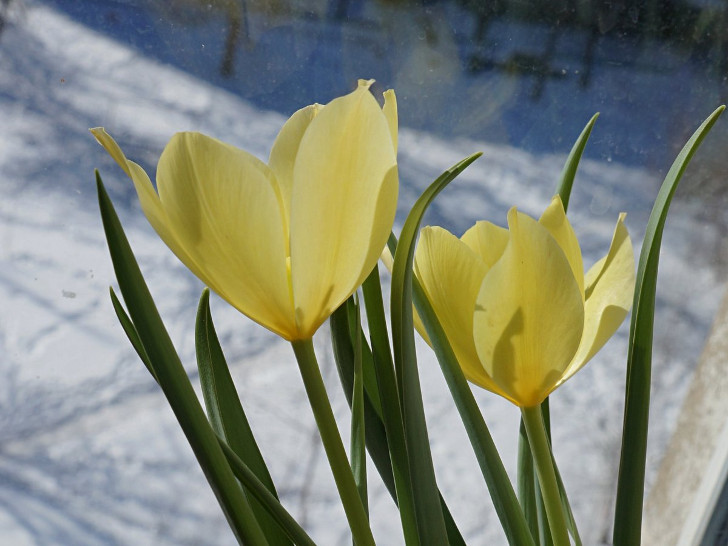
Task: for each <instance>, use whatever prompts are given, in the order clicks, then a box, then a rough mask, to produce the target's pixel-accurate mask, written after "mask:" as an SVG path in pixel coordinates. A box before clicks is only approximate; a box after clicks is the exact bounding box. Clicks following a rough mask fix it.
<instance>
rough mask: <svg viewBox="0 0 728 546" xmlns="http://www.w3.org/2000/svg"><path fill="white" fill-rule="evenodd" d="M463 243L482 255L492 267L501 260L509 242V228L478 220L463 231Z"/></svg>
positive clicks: (488, 265) (484, 260)
mask: <svg viewBox="0 0 728 546" xmlns="http://www.w3.org/2000/svg"><path fill="white" fill-rule="evenodd" d="M460 239H461V240H462V242H463V243H465V244H466V245H468V247H470V249H471V250H472V251H473V252H475V253H476V254H477V255H478V256H480V257H481V258H482V260H483V262H485V265H486V266H487V267H488V269H490V268H491V267H493V264H494V263H496V262H497V261H498V260H500V257H501V256H502V255H503V251H504V250H505V249H506V245H507V244H508V230H507V229H505V228H502V227H500V226H496V225H495V224H491V223H490V222H485V221H480V222H476V223H475V225H474V226H473V227H471V228H470V229H469V230H468V231H466V232H465V233H463V236H462V237H461V238H460Z"/></svg>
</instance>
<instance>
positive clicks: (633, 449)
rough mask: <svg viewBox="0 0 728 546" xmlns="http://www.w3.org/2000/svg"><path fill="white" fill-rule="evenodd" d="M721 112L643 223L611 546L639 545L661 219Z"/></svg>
mask: <svg viewBox="0 0 728 546" xmlns="http://www.w3.org/2000/svg"><path fill="white" fill-rule="evenodd" d="M724 109H725V106H721V107H720V108H718V109H716V110H715V111H714V112H713V113H712V114H711V115H710V116H709V117H708V118H707V119H706V120H705V121H704V122H703V124H702V125H701V126H700V127H699V128H698V130H697V131H695V133H694V134H693V136H692V137H691V138H690V140H689V141H688V142H687V144H685V147H684V148H683V149H682V151H681V152H680V153H679V154H678V156H677V158H676V159H675V162H674V163H673V164H672V167H671V168H670V170H669V171H668V173H667V176H666V177H665V181H664V182H663V183H662V187H661V188H660V191H659V193H658V194H657V199H656V200H655V204H654V206H653V207H652V213H651V214H650V219H649V221H648V222H647V229H646V231H645V239H644V242H643V243H642V250H641V252H640V260H639V266H638V267H637V281H636V286H635V296H634V303H633V306H632V322H631V324H630V331H629V349H628V351H629V352H628V357H627V386H626V393H625V407H624V423H623V429H622V453H621V457H620V463H619V479H618V482H617V505H616V510H615V514H614V541H613V542H614V544H615V546H634V545H638V544H640V539H641V529H642V506H643V500H644V483H645V458H646V454H647V421H648V417H649V408H650V379H651V373H652V331H653V325H654V316H655V291H656V288H657V267H658V262H659V258H660V243H661V241H662V232H663V228H664V226H665V219H666V218H667V212H668V209H669V207H670V201H671V200H672V196H673V195H674V194H675V190H676V189H677V185H678V183H679V182H680V178H681V177H682V175H683V173H684V172H685V169H686V167H687V165H688V163H689V162H690V159H691V158H692V157H693V154H694V153H695V151H696V150H697V148H698V146H700V143H701V142H702V141H703V139H704V138H705V136H706V135H707V134H708V131H710V129H711V128H712V127H713V125H714V124H715V122H716V120H717V119H718V117H719V116H720V115H721V113H722V112H723V110H724Z"/></svg>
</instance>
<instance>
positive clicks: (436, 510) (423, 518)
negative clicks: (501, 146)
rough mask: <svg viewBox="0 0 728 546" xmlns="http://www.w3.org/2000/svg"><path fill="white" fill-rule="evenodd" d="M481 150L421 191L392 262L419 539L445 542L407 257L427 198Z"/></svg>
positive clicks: (397, 358) (397, 356)
mask: <svg viewBox="0 0 728 546" xmlns="http://www.w3.org/2000/svg"><path fill="white" fill-rule="evenodd" d="M480 155H482V154H480V153H477V154H473V155H471V156H470V157H468V158H466V159H464V160H463V161H461V162H459V163H458V164H457V165H455V166H453V167H452V168H450V169H449V170H447V171H445V172H444V173H443V174H442V175H441V176H440V177H438V178H437V180H435V181H434V182H433V183H432V184H431V185H430V186H429V187H428V188H427V189H426V190H425V192H424V193H423V194H422V196H420V198H419V199H418V200H417V202H416V203H415V204H414V206H413V207H412V210H411V211H410V213H409V215H408V216H407V220H405V223H404V227H403V228H402V234H401V237H400V242H399V244H398V245H397V251H396V253H395V255H394V265H393V267H392V340H393V346H394V362H395V372H396V374H397V388H398V392H399V399H400V405H401V406H402V416H403V420H404V431H405V440H406V443H407V453H408V454H409V464H410V474H411V476H412V490H413V493H414V495H413V496H414V503H415V518H416V520H417V527H418V530H419V535H420V540H421V541H422V543H423V544H428V545H429V544H447V532H446V529H445V521H444V518H443V515H442V508H441V506H440V503H439V502H438V501H437V483H436V481H435V471H434V468H433V465H432V456H431V454H430V442H429V438H428V435H427V425H426V423H425V412H424V408H423V405H422V393H421V389H420V380H419V374H418V371H417V355H416V354H415V338H414V325H413V319H412V261H413V257H414V250H415V239H416V237H417V232H418V230H419V226H420V222H421V220H422V216H423V215H424V213H425V211H426V210H427V207H428V206H429V205H430V203H431V202H432V200H433V199H434V198H435V196H437V194H438V193H440V191H442V190H443V189H444V188H445V186H447V185H448V184H449V183H450V182H451V181H452V180H454V179H455V177H456V176H457V175H458V174H460V173H461V172H462V171H463V170H464V169H465V168H466V167H467V166H468V165H470V164H471V163H472V162H473V161H475V160H476V159H477V158H478V157H480Z"/></svg>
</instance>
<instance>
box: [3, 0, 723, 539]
mask: <svg viewBox="0 0 728 546" xmlns="http://www.w3.org/2000/svg"><path fill="white" fill-rule="evenodd" d="M358 78H374V79H376V84H375V85H374V86H373V91H374V92H375V95H377V96H380V93H381V92H382V91H384V90H385V89H388V88H393V89H395V91H396V93H397V99H398V105H399V116H400V117H399V119H400V155H399V163H400V184H401V185H400V199H399V209H398V210H399V213H398V217H397V225H396V226H395V229H396V230H397V229H399V226H401V223H402V222H403V221H404V218H405V215H406V213H407V211H408V210H409V208H410V206H411V205H412V204H413V203H414V201H415V199H416V198H417V196H418V195H419V194H420V193H421V191H422V190H423V189H424V188H425V187H426V186H427V185H428V183H429V182H431V181H432V180H433V179H434V178H435V177H436V176H437V175H438V174H439V173H440V172H442V171H443V170H444V169H446V168H447V167H449V166H450V165H451V164H453V163H455V162H456V161H458V160H459V159H461V158H462V157H464V156H466V155H469V154H471V153H473V152H475V151H483V152H484V156H483V158H482V159H480V160H479V161H478V162H477V163H476V164H475V165H473V166H472V167H471V168H469V169H468V170H467V171H466V172H465V173H464V174H463V175H462V176H461V177H460V178H458V180H456V181H455V182H454V183H453V184H452V185H451V187H449V188H448V189H447V190H446V191H445V192H444V193H443V194H442V195H441V196H440V197H438V199H437V200H436V202H435V203H434V205H433V206H432V208H431V210H430V212H429V213H428V216H427V218H426V223H429V224H438V225H443V226H445V227H447V228H448V229H450V230H451V231H453V232H454V233H456V234H458V235H460V234H461V233H462V232H463V231H465V230H466V229H467V228H468V227H470V225H472V224H473V223H474V222H475V221H477V220H481V219H487V220H490V221H493V222H495V223H498V224H501V225H503V224H504V223H505V214H506V212H507V210H508V208H509V207H511V206H512V205H517V206H519V208H521V209H523V210H525V211H526V212H528V213H530V214H532V215H538V214H540V213H541V212H542V210H543V209H544V208H545V207H546V205H547V204H548V202H549V198H550V196H551V194H552V192H553V191H554V190H555V187H556V181H557V179H558V176H559V173H560V171H561V167H562V165H563V162H564V160H565V158H566V155H567V154H568V152H569V150H570V148H571V145H572V144H573V142H574V140H575V139H576V137H577V136H578V135H579V133H580V131H581V129H582V128H583V127H584V125H585V124H586V122H587V121H588V120H589V119H590V117H591V116H592V115H593V114H594V113H596V112H600V113H601V114H600V117H599V120H598V121H597V124H596V126H595V129H594V132H593V133H592V137H591V140H590V141H589V145H588V146H587V149H586V153H585V156H584V157H585V158H584V160H583V162H582V166H581V169H580V172H579V174H578V176H577V181H576V184H575V187H574V191H573V194H572V201H571V205H570V209H569V215H570V217H571V218H572V222H573V224H574V226H575V229H576V232H577V235H578V236H579V238H580V242H581V243H582V247H583V253H584V256H585V266H586V267H589V266H591V264H592V263H594V262H595V261H596V260H597V259H599V258H600V257H601V256H603V255H604V254H605V253H606V251H607V248H608V245H609V241H610V238H611V234H612V229H613V226H614V224H615V222H616V219H617V215H618V213H619V212H622V211H625V212H627V213H628V217H627V225H628V227H629V229H630V233H631V235H632V237H633V240H634V242H635V246H636V251H638V249H639V242H640V241H641V237H642V235H643V233H644V227H645V224H646V222H647V218H648V216H649V211H650V208H651V206H652V202H653V200H654V198H655V195H656V194H657V190H658V188H659V184H660V182H661V181H662V178H663V176H664V174H665V173H666V172H667V170H668V169H669V167H670V164H671V162H672V160H673V158H674V157H675V156H676V155H677V153H678V152H679V150H680V148H681V147H682V146H683V144H684V143H685V141H686V140H687V138H689V136H690V135H691V134H692V132H693V131H694V130H695V129H696V128H697V126H698V125H699V124H700V122H701V121H702V120H703V119H704V118H705V117H707V116H708V115H709V114H710V113H711V112H712V111H713V110H714V109H715V108H716V107H717V106H718V105H720V104H723V103H725V101H726V97H727V95H728V6H727V5H726V3H725V2H722V1H720V0H611V1H606V0H555V1H547V0H490V1H479V0H420V1H415V0H409V1H408V0H273V1H265V0H215V1H201V0H199V1H198V0H168V1H162V0H117V1H114V0H106V1H102V0H0V301H1V302H2V305H0V542H1V543H4V544H5V543H6V544H13V545H16V544H17V545H25V544H43V545H48V544H79V545H85V544H170V545H171V544H215V545H216V544H232V543H233V537H232V535H231V533H230V532H229V530H228V529H227V527H226V524H225V521H224V519H223V517H222V514H221V513H220V511H219V508H218V506H217V505H216V503H215V500H214V498H213V496H212V494H211V493H210V492H209V491H208V490H207V486H206V483H205V481H204V478H203V476H202V474H201V472H200V471H199V469H198V468H197V466H196V462H195V460H194V457H193V455H192V452H191V450H190V449H189V447H188V445H187V444H186V442H185V439H184V437H183V435H182V433H181V432H180V431H179V430H178V428H177V425H176V423H175V421H174V417H173V415H172V414H171V412H170V411H169V410H168V409H167V407H166V403H165V401H164V399H163V397H162V395H161V393H160V392H159V391H158V390H157V388H156V385H155V384H154V383H153V381H152V379H151V378H150V377H148V374H147V373H146V370H145V369H144V367H143V366H142V365H141V363H140V362H139V361H138V360H137V358H136V356H135V355H134V353H133V350H132V349H131V347H130V346H128V343H127V341H126V339H125V338H124V335H123V332H122V331H121V329H120V327H119V326H118V324H116V322H115V318H114V315H113V311H112V308H111V305H110V302H109V299H108V286H109V285H110V284H114V278H113V273H112V271H111V268H110V261H109V259H108V255H107V252H106V248H105V242H104V239H103V234H102V230H101V225H100V221H99V218H98V211H97V205H96V200H95V199H96V198H95V188H94V184H93V169H94V168H98V169H100V172H101V174H102V176H103V177H104V181H105V183H106V185H107V187H108V188H109V190H110V193H111V195H112V198H113V200H114V203H115V205H116V207H117V209H118V210H119V212H120V215H121V217H122V221H123V222H124V225H125V228H126V230H127V233H128V235H129V237H130V239H131V242H132V245H133V248H134V250H135V252H136V253H137V256H138V258H139V261H140V263H141V265H142V269H143V271H144V273H145V275H146V276H147V278H148V282H149V284H150V288H151V290H152V293H153V295H154V296H155V298H156V299H157V303H158V305H159V307H160V309H161V311H162V315H163V317H164V319H165V321H166V323H167V325H168V327H169V329H170V332H171V334H172V336H173V339H174V340H175V342H176V344H177V347H178V350H179V352H180V354H181V356H182V357H183V359H184V361H185V364H186V366H187V367H188V370H189V371H190V374H191V375H192V376H193V377H194V375H195V373H196V371H195V370H196V368H195V363H194V347H193V327H194V314H195V308H196V303H197V299H198V298H199V295H200V291H201V289H202V286H201V284H200V283H199V281H197V280H196V279H195V278H194V277H193V276H192V275H191V274H190V273H189V272H187V271H186V270H185V269H184V268H183V267H182V266H181V265H180V264H179V263H178V262H177V261H176V259H175V258H174V256H173V255H172V254H171V252H169V251H168V250H167V249H166V247H165V246H164V245H163V244H162V243H161V242H160V241H159V240H158V239H157V237H156V235H155V234H154V232H153V230H152V229H151V228H150V226H149V225H148V224H147V223H146V220H145V219H144V217H143V215H142V214H141V211H140V209H139V206H138V202H137V199H136V195H135V193H134V190H133V186H132V184H131V183H130V181H129V180H128V179H126V178H125V176H124V175H123V173H122V172H121V171H120V169H118V167H117V166H116V165H115V164H114V163H113V161H112V160H111V159H110V158H109V157H108V156H107V155H106V153H105V152H104V151H103V150H102V149H101V148H100V147H99V146H98V145H97V144H96V143H95V142H94V140H93V138H92V137H91V136H90V134H89V133H88V131H87V129H88V128H89V127H95V126H105V127H106V129H107V130H108V131H109V133H110V134H111V135H113V136H114V137H115V138H116V139H117V141H118V142H119V144H120V145H121V147H122V148H123V149H124V151H125V152H126V154H127V156H128V157H129V158H130V159H133V160H135V161H137V162H138V163H140V164H141V165H142V166H144V168H145V169H146V170H147V172H148V173H149V174H150V176H151V177H152V179H153V178H154V170H155V166H156V161H157V159H158V157H159V154H160V152H161V150H162V148H163V147H164V145H165V143H166V142H167V141H168V139H169V138H170V137H171V136H172V134H173V133H174V132H176V131H181V130H199V131H202V132H205V133H207V134H209V135H211V136H214V137H217V138H219V139H222V140H225V141H227V142H230V143H232V144H234V145H236V146H239V147H241V148H244V149H246V150H248V151H250V152H251V153H254V154H255V155H257V156H258V157H260V158H261V159H265V158H267V155H268V152H269V150H270V146H271V144H272V142H273V139H274V138H275V135H276V134H277V131H278V130H279V129H280V127H281V125H282V124H283V122H284V121H285V119H286V118H287V117H288V116H290V115H291V114H292V113H293V112H294V111H295V110H297V109H298V108H300V107H302V106H305V105H307V104H311V103H313V102H319V103H322V104H325V103H326V102H328V101H330V100H331V99H333V98H335V97H337V96H340V95H342V94H345V93H347V92H349V91H350V90H352V89H353V88H354V86H355V85H356V81H357V79H358ZM726 146H728V124H726V122H725V120H720V121H719V122H718V124H717V125H716V127H715V129H714V130H713V132H712V133H711V134H710V135H709V137H708V138H707V139H706V142H705V144H704V145H703V147H702V148H701V149H700V150H699V152H698V153H697V154H696V156H695V159H694V161H693V164H692V166H691V167H690V168H689V169H688V171H687V173H686V176H685V179H684V181H683V185H682V186H681V188H680V189H679V190H678V194H677V197H676V199H675V202H674V205H673V208H672V210H671V213H670V217H669V219H668V225H667V229H666V233H665V239H664V245H663V253H662V258H661V271H660V282H659V286H658V305H659V307H658V316H657V321H656V326H655V357H654V366H655V368H654V371H653V405H652V417H651V423H650V427H651V428H650V433H651V438H650V445H649V453H648V458H649V460H648V467H649V468H648V488H649V487H651V484H652V480H653V479H654V476H655V473H656V470H657V468H658V466H659V463H660V460H661V459H662V456H663V454H664V450H665V446H666V444H667V442H668V440H669V438H670V434H671V432H672V429H673V427H674V423H675V420H676V416H677V413H678V411H679V409H680V405H681V402H682V399H683V396H684V393H685V391H686V389H687V387H688V385H689V383H690V380H691V376H692V371H693V370H694V367H695V364H696V362H697V360H698V357H699V355H700V351H701V349H702V346H703V342H704V340H705V338H706V336H707V334H708V331H709V329H710V325H711V323H712V318H713V315H714V313H715V311H716V309H717V307H718V303H719V301H720V299H721V297H722V294H723V283H724V279H725V272H726V263H727V261H728V254H727V252H728V247H727V246H726V242H725V241H726V238H725V235H726V229H727V227H728V217H727V216H728V214H727V213H726V210H728V206H727V205H728V196H727V195H726V191H725V188H726V173H727V172H728V170H727V167H728V154H726V149H727V148H726ZM385 282H386V279H385ZM213 316H214V318H215V321H216V324H217V326H218V331H219V333H220V335H221V338H222V342H223V348H224V350H225V351H226V354H227V356H228V360H229V361H230V362H231V365H232V368H233V369H232V371H233V375H234V377H235V379H236V382H237V385H238V388H239V390H240V393H241V397H242V399H243V404H244V406H245V408H246V411H247V412H248V413H249V417H250V419H251V422H252V425H253V429H254V431H255V432H256V435H257V436H258V437H259V441H260V444H261V449H262V451H263V454H264V456H265V457H266V459H267V460H268V461H269V464H270V467H271V472H272V474H273V478H274V480H275V481H276V484H277V486H278V490H279V492H280V493H281V498H282V501H283V503H284V504H285V505H286V506H287V507H288V508H289V509H290V510H291V511H292V513H293V514H294V516H296V517H297V518H299V519H300V521H302V523H303V524H304V525H305V526H306V528H307V529H310V530H311V534H312V536H313V538H314V540H316V541H317V542H319V543H321V544H347V543H349V540H350V539H349V537H348V534H347V530H346V529H347V528H346V522H345V519H344V516H343V511H342V510H341V509H340V507H339V506H338V504H339V502H338V499H337V496H336V491H335V488H334V486H333V480H332V479H331V476H330V471H329V470H328V467H327V465H326V462H325V459H324V457H323V454H322V453H321V449H320V444H319V441H318V438H317V433H316V430H315V425H314V423H313V419H312V416H311V414H310V410H309V409H308V406H307V405H306V402H305V395H304V393H303V389H302V386H301V382H300V378H299V377H298V371H297V369H296V365H295V362H294V360H293V355H292V352H291V350H290V349H289V347H288V345H287V344H286V343H284V342H282V341H281V340H279V339H277V338H276V337H275V336H274V335H272V334H270V333H268V332H267V331H265V330H263V329H262V328H260V327H259V326H257V325H254V324H252V323H250V321H248V320H247V319H245V318H244V317H242V316H240V315H239V314H237V313H236V312H235V311H234V310H231V309H229V308H228V307H227V306H226V305H225V304H224V303H223V302H222V301H220V300H217V299H215V300H214V301H213ZM626 326H627V325H626V324H625V325H623V328H622V329H621V330H620V333H619V334H618V335H617V336H616V337H615V339H614V340H613V341H611V342H610V343H609V344H608V346H607V347H606V348H605V349H604V351H602V352H601V353H600V354H599V355H597V357H595V358H594V360H593V361H592V362H591V363H590V364H589V365H588V366H587V367H586V368H585V369H584V370H583V371H582V372H581V373H580V374H579V375H577V376H576V377H574V379H573V380H571V381H570V382H569V383H567V384H566V385H565V386H564V387H563V388H562V389H559V391H558V393H557V394H556V395H555V396H554V397H553V398H552V412H553V419H554V422H555V425H554V449H555V452H556V457H557V461H558V462H559V464H560V467H561V472H562V475H563V477H564V481H565V482H566V487H567V490H568V491H569V492H570V496H571V499H572V504H573V506H574V510H575V512H576V518H577V521H580V522H581V526H580V531H581V534H582V538H583V539H584V542H585V544H607V543H608V541H609V538H610V537H611V517H612V511H613V504H614V487H615V484H616V473H617V465H618V460H619V446H620V435H621V423H622V409H623V408H622V405H623V397H624V373H625V364H626V356H625V355H626V339H627V328H626ZM327 336H328V333H327V327H326V326H324V327H323V328H322V329H321V331H320V332H319V334H317V340H316V341H317V346H318V347H319V349H320V358H321V363H322V368H323V370H324V374H325V376H326V378H327V380H328V384H329V387H330V388H329V392H330V396H331V398H332V400H333V404H334V407H335V409H336V412H337V416H338V417H340V419H341V426H342V429H343V430H346V428H345V427H346V426H347V422H348V410H347V408H346V403H345V400H344V398H343V396H342V395H341V389H340V387H339V385H338V381H337V378H336V373H335V369H334V367H333V363H332V360H331V355H330V354H329V353H328V352H327ZM418 348H419V349H420V354H421V362H420V366H421V374H422V378H423V389H424V391H425V392H424V394H425V409H426V411H427V417H428V422H429V424H430V426H431V441H432V445H433V456H434V457H435V466H436V471H437V475H438V480H439V482H440V488H441V490H442V491H443V494H444V496H445V498H446V499H447V501H448V504H449V505H450V506H451V509H452V511H453V514H454V516H455V519H456V521H457V522H458V525H459V526H460V528H461V530H462V532H463V533H464V535H465V536H466V538H467V539H468V541H469V543H472V544H504V543H505V538H504V537H503V535H502V532H501V531H500V529H499V526H498V522H497V520H496V518H495V517H494V515H493V508H492V506H491V504H490V501H489V499H488V493H487V490H486V488H485V486H484V485H483V483H482V481H481V480H479V476H480V474H479V470H478V468H477V464H476V462H475V459H474V457H473V456H472V454H470V453H469V449H468V447H467V446H468V445H469V444H468V441H467V437H466V436H465V434H464V430H462V427H461V426H460V424H459V423H460V421H459V418H458V416H457V413H456V411H455V409H454V407H453V404H452V401H451V399H450V398H449V394H448V392H447V388H446V386H445V384H444V381H443V379H442V377H441V374H440V372H439V369H438V366H437V363H436V361H435V360H434V358H433V357H432V355H431V354H430V353H429V352H428V349H427V347H426V346H425V345H424V344H421V345H419V346H418ZM195 380H196V379H195ZM476 395H477V398H478V401H479V403H480V404H481V407H482V409H483V412H484V415H485V418H486V421H487V423H488V425H489V426H490V427H491V430H492V432H493V434H494V436H495V438H496V442H497V444H498V446H499V448H500V449H501V453H502V457H503V459H504V462H505V463H506V466H507V467H508V468H509V470H513V469H514V468H515V457H516V440H517V426H518V414H517V411H516V410H515V409H514V408H513V407H511V406H510V405H509V404H508V403H506V402H504V401H501V400H498V399H496V397H495V396H493V395H490V394H489V393H485V392H482V391H478V392H477V393H476ZM370 468H371V470H370V483H371V485H370V487H371V497H372V500H371V505H372V520H373V526H374V532H375V537H376V538H377V539H378V541H379V543H381V544H384V545H388V544H400V543H402V537H401V531H399V522H398V518H397V516H396V514H395V513H394V510H393V507H394V505H393V504H392V501H391V499H390V498H389V497H388V495H387V493H386V491H384V489H383V488H382V487H381V486H379V485H378V481H377V480H378V478H377V476H376V473H375V471H374V469H373V466H372V467H370Z"/></svg>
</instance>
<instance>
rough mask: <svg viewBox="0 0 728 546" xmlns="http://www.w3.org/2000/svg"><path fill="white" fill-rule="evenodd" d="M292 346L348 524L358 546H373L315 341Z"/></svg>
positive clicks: (299, 341)
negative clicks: (314, 345) (319, 364)
mask: <svg viewBox="0 0 728 546" xmlns="http://www.w3.org/2000/svg"><path fill="white" fill-rule="evenodd" d="M291 345H293V352H294V353H295V354H296V359H297V360H298V368H299V369H300V370H301V377H302V378H303V385H304V387H305V388H306V394H307V395H308V401H309V403H310V404H311V409H312V410H313V415H314V417H315V418H316V425H317V426H318V429H319V433H320V434H321V442H322V443H323V445H324V451H325V452H326V457H328V460H329V466H331V472H332V473H333V474H334V481H335V482H336V487H337V489H338V490H339V496H340V497H341V502H342V504H343V505H344V512H346V518H347V519H348V520H349V527H350V528H351V534H352V536H353V537H354V541H355V542H356V544H357V546H374V537H373V536H372V531H371V529H370V528H369V520H368V518H367V514H366V511H365V510H364V505H363V504H362V501H361V497H360V496H359V491H358V490H357V487H356V482H355V481H354V475H353V474H352V472H351V466H349V460H348V458H347V456H346V450H345V449H344V444H343V443H342V441H341V436H340V435H339V429H338V428H337V426H336V420H335V419H334V412H333V411H332V410H331V404H330V403H329V397H328V395H327V394H326V387H325V386H324V381H323V378H322V377H321V371H320V370H319V366H318V361H317V360H316V353H315V352H314V350H313V341H312V340H311V339H304V340H297V341H292V342H291Z"/></svg>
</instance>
